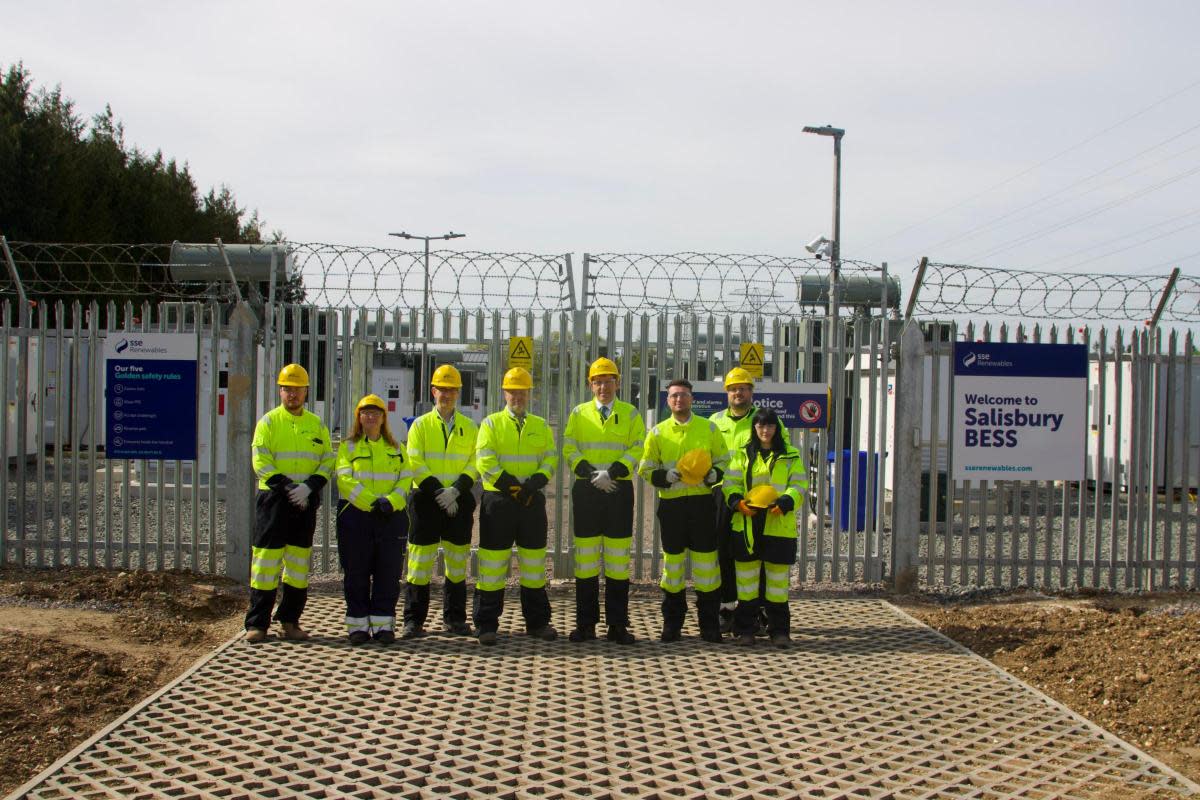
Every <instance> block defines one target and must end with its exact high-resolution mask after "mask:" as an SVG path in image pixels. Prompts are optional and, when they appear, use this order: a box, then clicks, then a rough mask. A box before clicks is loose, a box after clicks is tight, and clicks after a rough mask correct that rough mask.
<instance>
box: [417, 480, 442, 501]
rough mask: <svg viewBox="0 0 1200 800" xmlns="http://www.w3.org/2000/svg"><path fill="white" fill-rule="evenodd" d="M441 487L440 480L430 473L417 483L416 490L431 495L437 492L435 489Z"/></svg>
mask: <svg viewBox="0 0 1200 800" xmlns="http://www.w3.org/2000/svg"><path fill="white" fill-rule="evenodd" d="M440 488H442V482H441V481H439V480H438V479H437V478H435V477H433V476H432V475H430V476H429V477H428V478H426V479H425V480H423V481H421V482H420V483H418V484H417V491H418V492H421V493H423V494H427V495H429V496H430V497H433V496H434V495H435V494H437V490H438V489H440Z"/></svg>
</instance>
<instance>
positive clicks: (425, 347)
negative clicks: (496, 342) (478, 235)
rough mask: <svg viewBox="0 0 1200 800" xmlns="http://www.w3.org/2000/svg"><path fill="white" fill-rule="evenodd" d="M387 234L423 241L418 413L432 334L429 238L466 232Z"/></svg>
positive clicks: (457, 236)
mask: <svg viewBox="0 0 1200 800" xmlns="http://www.w3.org/2000/svg"><path fill="white" fill-rule="evenodd" d="M388 236H398V237H400V238H401V239H421V240H423V241H424V242H425V290H424V299H423V300H422V306H421V308H422V323H421V327H422V328H423V331H422V336H421V366H420V367H418V368H417V385H416V391H415V392H414V394H415V397H414V399H413V413H418V412H420V410H421V403H422V402H423V401H421V400H419V399H418V398H421V397H424V396H425V395H424V394H423V393H424V391H425V364H426V363H427V362H428V360H429V337H430V335H431V334H432V330H430V327H429V240H430V239H447V240H448V239H461V238H462V237H464V236H466V234H465V233H455V232H454V231H450V232H449V233H443V234H442V235H440V236H418V235H417V234H415V233H406V232H405V231H401V232H400V233H389V234H388Z"/></svg>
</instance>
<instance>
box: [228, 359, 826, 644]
mask: <svg viewBox="0 0 1200 800" xmlns="http://www.w3.org/2000/svg"><path fill="white" fill-rule="evenodd" d="M620 380H621V376H620V371H619V370H618V368H617V365H616V364H615V363H614V362H613V361H612V360H611V359H608V358H599V359H597V360H596V361H595V362H593V363H592V364H591V366H590V368H589V369H588V386H589V388H590V389H591V393H592V399H591V400H589V401H586V402H584V403H581V404H579V405H578V406H576V407H575V408H574V409H573V410H572V411H571V414H570V417H569V418H568V419H567V423H566V428H565V430H564V432H563V442H562V457H563V458H564V459H565V461H566V464H567V467H568V468H569V469H570V470H571V474H572V475H573V478H574V480H573V483H572V485H571V503H572V509H573V512H574V531H573V533H574V552H575V562H574V567H575V589H576V591H575V627H574V629H573V630H572V631H571V633H570V635H569V637H568V638H569V639H570V641H572V642H585V641H589V640H592V639H595V638H596V628H597V626H598V625H599V624H600V619H601V617H600V595H601V591H600V575H601V573H603V575H604V592H603V594H604V621H605V623H606V625H607V632H606V635H605V637H606V638H607V639H608V640H610V641H613V642H617V643H620V644H633V643H635V642H636V641H637V638H636V637H635V636H634V634H633V632H632V631H631V630H630V620H629V567H630V552H631V544H632V536H633V512H634V498H633V476H634V474H635V473H636V474H637V475H639V476H641V477H642V479H643V480H646V481H648V482H649V483H650V484H651V485H652V486H653V487H654V488H655V490H656V492H657V494H658V505H657V514H658V519H659V522H660V527H661V533H662V536H661V542H662V550H663V574H662V579H661V581H660V583H659V586H660V587H661V589H662V592H663V600H662V620H663V623H662V632H661V635H660V639H661V641H663V642H672V641H677V640H678V639H680V637H681V635H682V629H683V623H684V619H685V617H686V615H687V600H686V598H685V595H684V588H685V573H686V570H687V568H688V566H689V562H690V567H691V571H692V581H693V586H694V590H695V595H696V614H697V622H698V623H699V628H700V635H701V638H703V639H704V640H705V641H708V642H721V641H722V639H723V638H724V634H726V633H731V634H732V635H733V637H734V638H733V641H734V642H735V643H736V644H739V645H753V644H754V642H755V635H756V633H759V632H762V631H764V629H765V633H766V635H768V636H769V637H770V641H771V643H772V644H773V645H775V646H776V647H780V648H786V647H788V646H790V645H791V635H790V634H791V631H790V625H791V621H790V615H789V612H788V603H787V599H788V581H789V572H790V569H791V565H792V564H793V563H794V562H795V558H796V511H797V509H799V508H801V507H802V502H801V501H802V497H803V492H804V490H805V489H806V488H807V485H808V479H807V471H806V469H805V466H804V463H803V460H802V459H801V457H800V453H799V452H798V451H797V450H796V448H795V447H793V446H792V445H791V443H790V442H789V441H788V436H787V431H786V429H785V428H784V426H783V424H782V423H781V422H780V420H779V418H778V416H777V415H776V414H775V412H774V411H772V410H770V409H768V408H758V407H757V406H755V404H754V378H753V377H752V376H751V375H750V373H749V372H747V371H746V370H744V369H742V368H740V367H738V368H734V369H732V370H730V371H729V373H728V374H727V375H726V376H725V383H724V385H725V390H726V393H727V395H728V407H727V408H725V409H723V410H721V411H719V412H718V413H716V414H714V415H713V416H712V417H711V418H704V417H700V416H698V415H696V414H693V413H692V399H693V398H692V385H691V383H689V382H688V381H687V380H684V379H682V378H679V379H675V380H672V381H671V382H670V383H669V385H668V387H667V407H668V409H669V411H670V414H671V415H670V417H669V418H667V419H664V420H663V421H661V422H659V423H658V424H656V425H654V426H653V427H652V428H651V429H650V430H649V431H647V430H646V427H645V423H644V422H643V420H642V416H641V415H640V414H639V413H638V411H637V409H636V408H635V407H634V406H633V405H631V404H630V403H627V402H625V401H623V400H619V399H617V392H618V390H619V388H620ZM278 383H279V399H280V405H279V406H278V407H277V408H275V409H273V410H271V411H269V412H268V413H267V414H265V415H264V416H263V417H262V419H260V420H259V422H258V425H257V427H256V428H255V432H254V442H253V464H254V469H255V473H256V475H257V477H258V493H257V498H256V518H255V531H254V537H253V542H252V551H251V566H250V588H251V592H250V609H249V611H248V612H247V614H246V622H245V627H246V634H245V638H246V640H247V641H249V642H261V641H263V640H264V639H266V638H267V635H268V634H267V632H268V630H269V628H270V623H271V617H272V611H273V610H274V619H275V621H277V622H279V623H280V626H281V632H280V636H281V637H282V638H284V639H289V640H297V641H299V640H305V639H308V638H309V634H308V633H307V632H306V631H305V630H304V629H303V628H301V627H300V624H299V622H300V615H301V613H302V612H303V610H304V605H305V601H306V599H307V593H308V592H307V590H308V572H309V560H310V554H311V550H312V540H313V533H314V530H315V528H316V520H317V509H318V507H319V506H320V503H321V490H322V489H323V488H324V486H325V484H326V483H328V482H329V481H330V480H331V479H332V478H334V477H336V479H337V486H338V495H339V500H338V509H337V542H338V557H339V560H340V562H341V567H342V571H343V575H344V579H343V588H344V594H345V600H346V633H347V636H348V638H349V640H350V642H351V643H353V644H363V643H366V642H368V641H370V640H371V639H374V640H375V641H377V642H379V643H381V644H390V643H392V642H394V641H395V640H396V638H397V633H396V608H397V606H398V604H399V599H400V577H401V573H402V566H403V565H404V560H405V555H406V550H407V580H406V582H405V592H404V608H403V616H402V622H403V627H402V628H401V630H400V633H399V638H402V639H414V638H417V637H419V636H422V635H424V633H425V625H426V622H427V618H428V614H429V600H430V583H431V580H432V577H433V572H434V566H435V563H436V560H437V554H438V550H439V548H440V549H441V552H442V559H443V563H444V569H445V580H444V583H443V590H442V591H443V597H442V623H443V626H444V628H445V630H446V631H447V632H449V633H452V634H458V635H463V636H475V637H476V638H477V639H478V641H479V643H480V644H481V645H494V644H496V641H497V631H498V628H499V621H500V615H501V613H502V611H503V608H504V589H505V584H506V582H507V580H508V574H509V567H510V562H511V559H512V548H513V546H514V545H515V546H516V548H517V559H518V563H519V575H520V599H521V613H522V617H523V618H524V621H525V631H526V633H527V634H528V635H530V636H532V637H534V638H537V639H541V640H545V641H551V640H554V639H556V638H557V636H558V632H557V631H556V630H555V628H554V626H553V625H552V624H551V611H550V601H549V597H548V596H547V593H546V533H547V528H548V524H547V517H546V487H547V486H548V485H549V484H550V481H551V479H552V478H553V476H554V470H555V469H556V468H557V466H558V459H559V451H558V448H557V446H556V445H555V441H554V433H553V431H552V430H551V428H550V426H549V425H548V424H547V422H546V420H545V419H543V418H542V417H539V416H537V415H535V414H532V413H530V412H529V404H530V394H531V392H532V389H533V378H532V376H531V375H530V373H529V372H528V371H527V370H525V369H523V368H521V367H514V368H512V369H510V370H508V372H506V373H505V375H504V379H503V382H502V388H503V392H504V401H505V405H504V408H503V410H501V411H498V412H496V413H494V414H490V415H489V416H487V417H486V418H485V419H484V420H483V422H482V423H481V424H479V425H476V424H475V422H474V421H472V420H471V419H470V418H469V417H467V416H466V415H464V414H462V413H461V412H459V410H458V399H459V392H460V390H461V388H462V377H461V375H460V374H459V372H458V370H457V369H455V368H454V367H453V366H451V365H448V364H447V365H442V366H440V367H438V368H437V369H436V370H434V372H433V376H432V379H431V387H430V391H431V393H432V398H433V401H434V408H433V410H431V411H430V412H428V413H426V414H424V415H422V416H420V417H418V418H417V419H416V420H415V421H414V422H413V425H412V428H411V430H409V432H408V437H407V444H405V443H403V442H401V441H399V440H398V439H397V438H396V436H395V435H394V434H393V432H392V430H391V429H390V427H389V425H388V417H387V408H386V404H385V402H384V401H383V400H382V399H381V398H379V397H378V396H376V395H373V394H368V395H367V396H366V397H363V398H362V400H360V401H359V402H358V404H357V406H356V408H355V413H354V424H353V427H352V429H351V431H350V435H349V436H348V437H347V438H346V440H345V441H343V442H341V443H340V444H339V445H338V447H337V450H336V453H335V451H334V449H333V443H332V439H331V436H330V434H329V430H328V429H327V428H326V427H325V425H324V424H323V423H322V422H321V420H320V418H319V417H317V416H316V415H315V414H313V413H312V412H310V411H308V410H306V409H305V401H306V399H307V392H308V385H309V379H308V373H307V372H306V371H305V370H304V368H303V367H301V366H300V365H298V364H289V365H287V366H285V367H284V368H283V370H282V371H281V372H280V373H279V380H278ZM401 424H403V423H401ZM476 482H479V483H480V484H481V487H480V488H481V489H482V492H481V500H480V502H479V544H478V551H477V558H478V578H477V580H476V582H475V592H474V596H473V604H472V605H473V608H472V619H471V623H470V624H469V623H468V622H467V603H466V598H467V589H466V576H467V563H468V558H469V555H470V547H471V534H472V527H473V523H474V514H475V510H476V500H475V493H474V492H473V487H474V485H475V483H476ZM410 527H411V530H410ZM280 584H282V597H281V598H280V600H279V604H278V607H277V608H276V607H275V600H276V593H277V591H278V590H279V587H280Z"/></svg>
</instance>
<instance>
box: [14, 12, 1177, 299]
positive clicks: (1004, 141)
mask: <svg viewBox="0 0 1200 800" xmlns="http://www.w3.org/2000/svg"><path fill="white" fill-rule="evenodd" d="M3 6H4V8H3V19H4V25H3V27H0V62H3V63H4V64H11V63H14V62H17V61H23V62H24V63H25V65H26V67H27V68H28V69H29V70H30V71H31V72H32V75H33V78H34V80H35V82H36V83H37V84H38V85H45V86H53V85H55V84H61V86H62V89H63V91H64V93H65V94H66V95H67V96H69V97H71V98H73V99H74V101H75V102H76V105H77V108H78V111H79V112H80V113H81V114H83V115H85V116H91V115H92V114H94V113H96V112H99V111H101V110H102V109H103V107H104V105H105V103H109V104H111V106H112V108H113V112H114V113H115V114H116V116H117V117H118V118H119V119H120V120H122V121H123V122H124V125H125V131H126V138H127V141H128V142H129V143H130V144H136V145H137V146H139V147H141V148H143V149H146V150H156V149H161V150H162V151H163V152H164V154H165V155H167V156H168V157H174V158H177V159H179V160H182V161H186V162H187V163H188V164H189V165H190V167H191V170H192V173H193V175H194V177H195V178H196V180H197V182H198V184H199V185H200V187H201V189H202V191H206V190H207V189H208V188H209V187H210V186H213V185H215V184H220V183H225V184H228V185H229V186H230V187H231V188H232V189H233V190H234V192H235V194H236V196H237V197H238V199H239V201H240V202H241V203H242V204H244V205H246V206H248V207H250V208H255V209H258V211H259V213H260V214H261V215H262V217H263V218H264V219H265V220H266V222H267V226H268V228H269V229H280V230H282V231H283V232H284V233H285V234H286V236H287V237H288V238H289V239H292V240H295V241H308V242H313V241H321V242H333V243H350V244H360V245H377V246H395V245H396V243H397V240H395V239H389V238H388V237H387V236H386V234H387V232H388V231H395V230H401V229H407V230H410V231H414V232H418V233H441V232H444V231H446V230H451V229H452V230H455V231H462V232H465V233H467V234H468V238H466V239H464V240H460V243H458V244H457V246H458V247H460V248H462V249H473V250H482V251H526V252H540V253H555V252H574V253H579V254H582V253H583V252H593V253H596V252H620V253H670V252H682V251H701V252H718V253H761V254H774V255H801V254H803V246H804V244H805V243H806V242H808V241H809V240H810V239H812V238H813V237H814V236H817V235H820V234H826V235H828V234H829V233H830V229H831V212H832V183H833V181H832V176H833V172H832V140H830V139H826V138H821V137H817V136H812V135H808V134H804V133H802V132H801V129H802V128H803V127H804V126H805V125H823V124H832V125H835V126H838V127H842V128H844V129H845V130H846V136H845V140H844V147H843V183H842V234H843V236H842V240H843V248H842V253H843V256H844V257H846V258H859V259H864V260H869V261H872V262H876V263H878V262H880V261H888V262H889V263H890V265H891V268H892V269H893V270H894V271H896V272H898V273H900V274H901V277H902V279H903V280H905V281H906V283H907V276H908V275H910V274H911V271H912V269H913V267H914V265H915V264H916V262H917V260H918V259H919V257H920V256H922V255H928V256H930V257H931V258H932V259H934V260H937V261H946V262H950V261H963V262H969V263H974V264H980V265H995V266H1007V267H1018V268H1030V269H1044V270H1054V271H1066V270H1070V271H1093V272H1106V273H1134V272H1137V273H1144V274H1151V275H1153V274H1166V273H1167V272H1169V271H1170V267H1171V266H1173V265H1179V266H1181V267H1183V269H1184V272H1185V273H1190V274H1192V275H1196V274H1200V191H1197V189H1198V187H1200V56H1198V53H1200V48H1198V46H1197V44H1196V35H1197V31H1200V3H1191V2H1180V1H1179V0H1174V1H1173V2H1145V0H1143V1H1142V2H1096V1H1094V0H1093V1H1090V2H1044V1H1041V2H993V3H986V4H985V3H975V2H948V1H947V2H940V3H912V2H906V3H896V2H874V3H853V2H847V3H829V2H822V3H811V2H761V3H755V2H744V3H729V2H720V3H718V2H703V1H700V2H698V1H696V0H692V1H690V2H686V3H685V2H675V3H663V2H645V1H643V2H607V3H602V4H601V3H588V4H583V3H564V2H505V3H500V2H490V3H483V2H461V1H459V2H453V3H428V2H426V3H409V2H391V3H368V2H356V3H344V4H331V3H308V2H287V3H283V2H280V3H255V2H238V3H232V2H229V3H182V2H157V3H150V2H144V3H129V2H104V3H94V2H80V3H64V2H54V1H53V0H46V1H44V2H42V3H37V4H34V3H30V2H9V1H8V0H4V2H3ZM1064 223H1070V224H1065V225H1064ZM1189 226H1190V227H1189Z"/></svg>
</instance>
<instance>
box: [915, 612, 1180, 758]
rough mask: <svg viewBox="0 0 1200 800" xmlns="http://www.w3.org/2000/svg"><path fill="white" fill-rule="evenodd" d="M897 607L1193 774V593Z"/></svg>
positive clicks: (1138, 745)
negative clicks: (1182, 595)
mask: <svg viewBox="0 0 1200 800" xmlns="http://www.w3.org/2000/svg"><path fill="white" fill-rule="evenodd" d="M906 610H907V611H909V612H910V613H912V614H913V615H914V616H916V617H918V618H920V619H922V620H923V621H924V622H926V623H927V624H929V625H930V626H931V627H934V628H936V629H938V630H939V631H941V632H942V633H944V634H946V635H947V636H949V637H950V638H952V639H954V640H956V641H958V642H960V643H961V644H963V645H965V646H966V647H968V648H970V649H971V650H973V651H975V652H976V653H979V654H980V655H982V656H984V657H985V658H988V659H990V660H991V661H993V662H995V663H996V664H998V665H999V666H1001V667H1003V668H1004V669H1006V670H1007V671H1009V672H1011V673H1012V674H1014V675H1016V676H1017V677H1019V678H1021V679H1022V680H1024V681H1026V682H1028V683H1030V684H1032V685H1033V686H1036V687H1037V688H1039V689H1041V690H1042V691H1043V692H1045V693H1046V694H1048V695H1050V696H1051V697H1053V698H1054V699H1055V700H1058V701H1059V702H1061V703H1063V704H1064V705H1067V706H1070V707H1071V708H1072V709H1074V710H1075V711H1077V712H1078V713H1079V714H1081V715H1082V716H1084V717H1086V718H1088V719H1090V720H1092V721H1093V722H1095V723H1096V724H1098V725H1100V726H1101V727H1103V728H1106V729H1107V730H1109V731H1111V732H1113V733H1115V734H1116V735H1117V736H1119V737H1121V738H1122V739H1125V740H1126V741H1128V742H1130V743H1132V744H1134V745H1135V746H1137V747H1139V748H1142V749H1143V750H1146V751H1147V752H1149V753H1150V754H1151V755H1153V756H1155V757H1157V758H1160V759H1162V760H1163V761H1165V762H1167V763H1168V764H1170V765H1172V766H1174V767H1175V768H1177V769H1179V770H1180V771H1181V772H1184V773H1185V774H1187V775H1189V776H1190V777H1192V778H1193V779H1200V602H1198V601H1197V599H1196V598H1195V597H1194V596H1192V597H1187V596H1184V597H1183V598H1180V597H1173V596H1159V597H1101V598H1094V599H1087V600H1054V599H1048V600H1040V601H1034V602H1017V603H1002V604H986V605H974V606H965V607H952V608H931V607H928V606H915V607H908V608H906Z"/></svg>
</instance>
